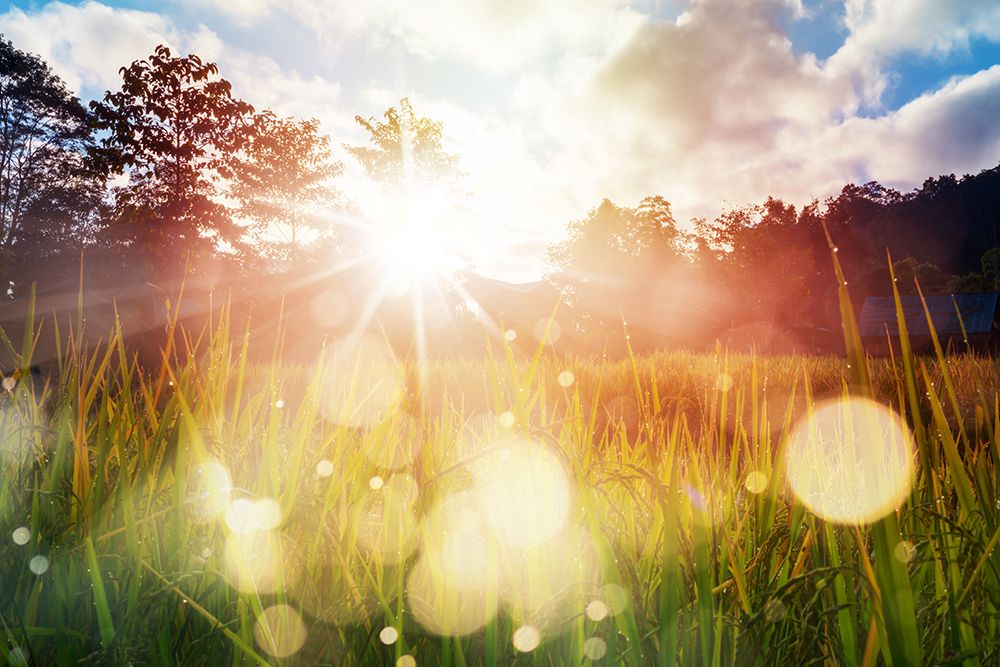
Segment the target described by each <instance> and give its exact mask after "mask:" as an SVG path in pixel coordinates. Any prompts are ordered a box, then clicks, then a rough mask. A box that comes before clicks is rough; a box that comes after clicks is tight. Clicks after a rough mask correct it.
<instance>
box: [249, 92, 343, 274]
mask: <svg viewBox="0 0 1000 667" xmlns="http://www.w3.org/2000/svg"><path fill="white" fill-rule="evenodd" d="M233 168H234V179H233V188H232V194H233V196H235V197H236V198H237V199H238V200H239V201H240V203H241V207H240V211H239V212H240V215H241V216H242V217H244V218H246V219H249V220H250V221H251V226H250V229H249V231H250V234H251V235H252V237H253V238H254V240H255V241H256V242H257V244H256V250H257V251H258V252H261V253H262V254H264V255H266V256H268V257H270V258H272V259H276V260H279V261H284V262H294V261H297V260H301V259H304V258H305V255H306V254H307V253H306V252H305V245H304V244H306V243H308V244H309V246H310V247H313V248H314V247H315V246H316V242H317V241H327V240H329V239H330V237H331V235H332V232H333V231H334V225H333V224H332V220H331V219H332V218H333V216H334V212H335V209H336V207H337V206H338V205H339V204H340V194H339V192H338V191H337V189H336V187H335V186H334V183H333V180H334V179H335V178H336V177H337V176H338V175H340V173H341V172H342V171H343V164H341V163H340V162H338V161H336V160H335V159H334V158H333V152H332V150H331V149H330V137H329V136H327V135H325V134H323V133H322V132H321V131H320V128H319V121H318V120H316V119H309V120H294V119H292V118H280V117H278V116H276V115H274V114H273V113H272V112H270V111H266V112H263V113H260V114H258V115H257V116H255V117H254V121H253V129H252V132H251V133H250V138H249V140H248V142H247V144H246V146H245V147H244V149H243V151H242V154H241V156H240V158H239V159H238V160H236V161H235V162H234V166H233Z"/></svg>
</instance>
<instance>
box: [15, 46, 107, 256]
mask: <svg viewBox="0 0 1000 667" xmlns="http://www.w3.org/2000/svg"><path fill="white" fill-rule="evenodd" d="M91 145H92V134H91V128H90V117H89V115H88V113H87V110H86V108H85V107H84V106H83V105H82V104H81V103H80V100H79V99H77V98H76V97H75V96H74V95H72V94H71V93H70V92H69V90H68V89H67V88H66V85H65V84H64V83H63V81H62V80H61V79H60V78H59V77H58V76H56V75H55V74H54V73H53V72H52V70H51V69H50V68H49V66H48V65H47V64H46V63H45V62H44V61H42V60H41V59H40V58H39V57H37V56H35V55H33V54H29V53H25V52H24V51H20V50H18V49H17V48H15V47H14V45H13V44H12V43H11V42H10V41H8V40H6V39H4V38H2V37H0V247H2V248H3V250H4V251H5V253H6V254H7V255H8V256H9V255H10V254H11V253H13V252H15V251H18V250H20V251H21V253H20V254H25V253H30V254H32V255H40V254H41V255H44V254H48V253H49V252H51V251H54V250H58V249H60V248H65V247H78V246H80V245H83V244H85V243H87V242H88V241H89V240H90V239H91V238H92V236H93V232H94V226H95V224H96V212H97V210H98V208H99V205H100V202H101V196H102V188H103V184H104V183H103V179H102V178H100V177H99V176H98V175H97V174H96V173H94V172H92V171H89V170H88V169H87V163H86V160H85V158H86V153H87V150H88V148H89V147H90V146H91Z"/></svg>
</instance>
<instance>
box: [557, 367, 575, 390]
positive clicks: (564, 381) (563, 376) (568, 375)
mask: <svg viewBox="0 0 1000 667" xmlns="http://www.w3.org/2000/svg"><path fill="white" fill-rule="evenodd" d="M574 380H576V378H575V377H574V375H573V371H563V372H562V373H560V374H559V386H560V387H565V388H567V389H568V388H569V387H570V386H571V385H572V384H573V381H574Z"/></svg>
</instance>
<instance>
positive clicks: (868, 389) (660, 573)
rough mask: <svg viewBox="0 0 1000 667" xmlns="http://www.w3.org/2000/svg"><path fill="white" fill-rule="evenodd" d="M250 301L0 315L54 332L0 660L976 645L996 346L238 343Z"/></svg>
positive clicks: (18, 471)
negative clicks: (175, 323)
mask: <svg viewBox="0 0 1000 667" xmlns="http://www.w3.org/2000/svg"><path fill="white" fill-rule="evenodd" d="M245 324H246V323H236V322H232V321H230V319H229V318H228V317H227V316H226V312H225V311H223V312H222V315H221V316H220V317H219V318H218V319H217V320H216V321H214V322H212V323H211V325H210V326H209V327H207V328H206V329H205V330H204V331H199V332H188V331H183V330H180V329H179V328H175V327H168V329H169V331H168V332H167V336H166V339H165V340H166V341H167V342H166V346H165V350H164V362H163V363H162V364H160V365H156V366H154V367H149V366H140V365H139V364H138V363H137V362H136V361H135V360H134V359H133V358H132V357H131V356H130V352H129V349H128V347H127V344H126V342H125V340H124V337H123V336H122V335H121V334H120V332H117V331H112V332H108V335H107V336H106V337H105V339H104V342H103V343H102V344H100V345H98V346H96V347H85V346H84V345H82V344H81V340H82V339H83V337H82V336H81V330H82V329H83V328H85V326H86V325H85V324H84V323H83V321H82V319H81V320H80V321H79V322H78V323H77V324H76V325H74V326H70V327H68V328H67V327H63V328H61V329H57V328H55V327H53V326H52V325H51V324H47V325H45V324H43V325H42V326H41V327H39V326H38V325H36V324H35V323H34V322H29V323H28V324H27V325H26V331H25V332H24V334H23V335H21V336H20V338H21V340H22V341H23V342H21V343H18V344H15V343H12V342H11V340H10V339H9V338H7V336H6V335H5V336H4V341H5V343H6V344H7V345H8V346H9V348H10V349H9V353H10V354H11V355H12V358H14V359H15V361H16V364H15V365H16V367H18V368H22V369H26V368H28V367H30V366H31V364H32V355H33V348H34V346H35V344H36V343H37V341H38V340H39V337H40V336H46V335H47V336H56V337H57V338H58V340H59V341H60V348H59V355H58V359H57V363H55V364H54V365H53V366H52V370H51V372H50V373H49V374H48V375H47V376H44V377H43V376H38V375H29V374H22V373H14V374H11V373H7V374H6V379H5V381H4V384H3V392H2V395H0V466H2V468H0V470H2V472H0V632H2V634H3V639H2V641H0V660H2V661H4V662H5V663H6V664H12V665H26V664H30V665H74V664H115V665H129V664H131V665H145V664H155V665H174V664H188V665H225V664H231V665H243V664H262V665H265V664H301V665H313V664H317V665H398V666H399V667H412V666H413V665H447V666H459V665H535V666H538V665H581V664H595V665H617V664H624V665H646V664H650V665H653V664H657V665H675V664H679V665H705V666H710V665H734V664H736V665H778V664H795V665H806V664H824V665H876V664H885V665H917V664H940V665H959V664H963V665H990V664H997V662H998V660H1000V651H998V640H997V637H998V636H1000V633H998V627H997V605H998V603H1000V570H998V566H1000V555H998V554H997V553H996V546H997V542H998V540H1000V491H998V483H1000V479H998V476H997V472H998V465H997V463H998V452H997V444H998V443H997V437H998V432H1000V407H998V406H1000V368H998V365H997V363H996V362H995V361H994V360H993V359H992V358H989V357H985V356H979V355H976V354H973V353H972V352H971V351H970V352H968V353H965V354H951V355H947V356H946V355H944V354H943V353H940V351H939V353H938V354H937V355H935V356H931V357H917V356H915V355H913V354H912V353H911V352H910V350H909V349H908V347H907V341H905V340H904V341H903V345H902V349H900V351H899V354H898V355H895V356H893V357H891V358H886V359H871V358H868V357H865V356H864V354H863V352H862V351H861V349H860V347H859V346H858V344H857V340H856V331H855V330H853V329H852V326H853V325H852V321H851V320H850V316H849V315H847V316H846V324H847V335H848V349H849V354H848V355H847V358H833V357H808V356H788V357H777V356H757V355H745V354H743V355H740V354H730V353H728V352H726V351H725V350H723V349H721V348H720V349H718V350H717V352H716V353H715V354H693V353H687V352H662V353H657V354H653V355H648V356H641V357H640V356H634V355H633V356H629V357H628V358H625V359H621V360H601V359H589V358H575V357H572V356H566V355H562V354H560V351H559V349H558V346H555V347H552V346H547V345H544V344H539V345H538V347H537V349H536V350H535V352H534V353H533V354H531V355H527V356H525V355H522V354H518V353H515V352H514V350H512V348H511V346H510V345H509V343H508V342H507V341H506V340H505V339H504V338H503V337H501V338H500V339H499V340H497V339H492V340H489V339H487V338H486V336H485V335H484V341H488V343H487V344H488V345H489V347H490V349H489V352H488V353H487V355H486V356H485V357H484V358H483V359H482V360H475V361H469V360H457V359H456V360H432V361H430V362H428V363H427V364H424V365H416V364H414V363H412V362H408V361H405V360H399V359H396V358H394V357H393V355H392V354H391V353H390V352H389V351H388V350H387V349H386V348H385V347H384V346H381V345H380V342H379V341H378V339H377V338H375V339H367V340H364V341H362V342H361V343H360V344H359V345H358V346H355V347H353V348H351V349H350V351H349V352H344V351H343V350H341V349H340V348H337V347H335V346H331V347H330V348H328V349H327V350H326V351H325V352H324V354H323V356H322V357H321V358H320V359H318V360H317V362H316V363H315V364H311V365H296V364H288V363H284V362H283V361H282V359H281V349H280V345H279V346H278V347H276V349H275V350H274V354H273V359H272V361H271V363H268V364H263V365H253V366H251V365H249V364H248V363H247V362H246V356H247V355H246V350H247V348H248V347H249V346H252V345H253V341H252V336H251V335H250V334H249V333H246V332H245V331H244V330H243V328H242V327H243V326H245ZM286 326H287V323H286ZM515 334H518V332H512V334H511V337H513V335H515ZM292 335H294V331H286V332H285V336H286V337H287V336H292ZM520 335H526V334H520ZM874 405H878V406H880V407H878V408H873V407H872V406H874ZM869 408H871V410H870V411H868V410H869ZM824 409H825V412H824ZM830 410H832V411H833V413H832V414H833V420H832V422H833V426H830V422H829V421H826V422H824V421H823V419H824V417H823V415H824V414H826V415H827V416H829V414H830ZM866 411H867V412H866ZM831 443H833V444H832V445H831ZM845 443H846V444H845ZM848 446H850V447H853V449H850V450H848V451H849V454H850V456H848V457H847V459H849V460H845V458H844V455H843V451H844V448H845V447H848ZM838 447H839V448H840V449H838ZM845 494H847V495H846V496H845Z"/></svg>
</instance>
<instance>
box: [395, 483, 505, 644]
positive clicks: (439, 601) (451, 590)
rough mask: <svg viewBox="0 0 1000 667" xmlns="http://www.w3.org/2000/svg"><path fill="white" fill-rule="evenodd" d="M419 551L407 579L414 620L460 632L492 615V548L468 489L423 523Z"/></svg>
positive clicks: (494, 567)
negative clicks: (418, 555) (421, 546)
mask: <svg viewBox="0 0 1000 667" xmlns="http://www.w3.org/2000/svg"><path fill="white" fill-rule="evenodd" d="M421 533H422V536H423V545H424V547H423V551H422V553H421V555H420V558H419V559H418V560H417V562H416V564H415V565H414V567H413V570H412V571H411V572H410V576H409V577H408V578H407V580H406V596H407V600H408V601H409V604H410V609H411V610H412V612H413V616H414V618H415V619H416V620H417V622H418V623H420V625H422V626H423V627H424V628H426V629H427V630H428V631H430V632H433V633H434V634H437V635H451V636H461V635H467V634H469V633H471V632H475V631H476V630H478V629H480V628H482V627H483V626H484V625H486V623H487V622H489V620H490V619H491V618H493V616H494V615H495V614H496V599H497V596H498V583H497V574H496V573H497V571H498V567H499V566H498V563H497V557H496V549H495V548H493V545H491V543H490V540H489V537H488V536H487V534H486V533H485V532H484V530H483V518H482V515H481V514H480V513H479V512H478V511H477V509H476V504H475V498H474V496H473V495H472V494H471V493H469V492H461V493H456V494H453V495H451V496H448V497H447V498H446V499H445V500H444V501H442V502H441V503H440V504H439V505H437V506H436V507H435V508H434V509H433V510H432V511H431V512H430V514H429V515H428V517H427V519H426V520H425V522H424V525H423V530H422V531H421Z"/></svg>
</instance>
